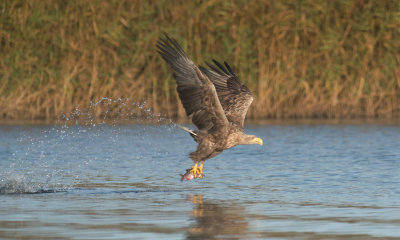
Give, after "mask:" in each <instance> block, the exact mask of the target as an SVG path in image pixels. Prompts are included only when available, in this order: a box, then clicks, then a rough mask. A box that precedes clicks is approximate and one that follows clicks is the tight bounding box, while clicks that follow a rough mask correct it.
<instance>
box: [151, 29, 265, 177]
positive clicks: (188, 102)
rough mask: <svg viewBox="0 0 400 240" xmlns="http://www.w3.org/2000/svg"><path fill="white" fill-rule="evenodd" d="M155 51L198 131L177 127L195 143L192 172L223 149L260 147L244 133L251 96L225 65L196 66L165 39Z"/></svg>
mask: <svg viewBox="0 0 400 240" xmlns="http://www.w3.org/2000/svg"><path fill="white" fill-rule="evenodd" d="M157 47H158V52H159V53H160V54H161V56H162V58H163V59H164V60H165V61H166V62H167V63H168V64H169V65H170V66H171V67H172V69H173V70H174V75H173V76H174V78H175V80H176V84H177V88H176V89H177V91H178V94H179V98H180V99H181V102H182V104H183V107H184V108H185V110H186V114H187V115H188V116H191V117H192V122H193V124H194V125H195V126H196V127H197V129H198V130H197V131H192V130H190V129H187V128H184V127H181V128H182V129H184V130H185V131H188V132H189V133H190V135H191V136H192V137H193V138H194V140H195V141H196V142H197V143H198V146H197V150H196V151H195V152H192V153H191V154H190V157H191V158H192V159H193V161H194V162H195V163H196V165H195V166H194V168H195V170H196V167H197V163H201V170H200V171H201V175H202V164H203V163H204V161H205V160H207V159H209V158H212V157H214V156H216V155H218V154H219V153H221V152H222V151H223V150H225V149H228V148H231V147H234V146H236V145H239V144H260V145H262V140H261V139H260V138H258V137H256V136H254V135H247V134H245V133H244V130H243V124H244V119H245V117H246V113H247V109H248V108H249V106H250V104H251V102H252V101H253V96H252V95H251V92H250V91H249V89H248V88H247V87H246V86H245V85H243V84H242V83H241V82H240V80H239V78H238V77H237V76H236V74H235V73H234V72H233V70H232V68H231V67H230V66H229V65H228V64H227V63H226V62H224V65H225V66H223V65H222V64H220V63H219V62H217V61H215V60H213V62H214V65H212V64H210V63H206V65H207V66H208V67H209V69H208V68H205V67H202V66H196V65H195V64H194V63H193V62H192V60H191V59H190V58H189V57H188V56H187V55H186V54H185V52H184V51H183V49H182V48H181V47H180V46H179V44H178V43H177V41H176V40H175V39H173V38H170V37H168V35H165V38H164V39H162V38H161V39H160V40H159V42H158V44H157ZM190 171H193V169H190ZM188 172H189V170H188ZM195 176H196V171H195Z"/></svg>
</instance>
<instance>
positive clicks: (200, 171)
mask: <svg viewBox="0 0 400 240" xmlns="http://www.w3.org/2000/svg"><path fill="white" fill-rule="evenodd" d="M203 164H204V162H201V163H200V166H199V178H203Z"/></svg>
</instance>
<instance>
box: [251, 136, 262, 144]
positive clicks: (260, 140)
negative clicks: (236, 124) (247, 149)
mask: <svg viewBox="0 0 400 240" xmlns="http://www.w3.org/2000/svg"><path fill="white" fill-rule="evenodd" d="M253 142H254V143H256V144H260V145H263V140H262V139H261V138H258V137H256V138H254V139H253Z"/></svg>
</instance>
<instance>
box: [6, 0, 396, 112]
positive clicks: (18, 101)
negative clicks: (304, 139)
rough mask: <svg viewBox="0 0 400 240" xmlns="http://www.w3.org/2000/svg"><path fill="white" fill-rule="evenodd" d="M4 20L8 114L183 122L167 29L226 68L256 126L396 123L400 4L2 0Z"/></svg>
mask: <svg viewBox="0 0 400 240" xmlns="http://www.w3.org/2000/svg"><path fill="white" fill-rule="evenodd" d="M0 15H1V16H0V55H1V58H0V116H1V118H7V119H54V118H57V117H59V116H60V114H61V113H63V112H64V113H69V112H70V111H72V110H73V109H74V108H75V107H77V106H79V107H81V108H87V107H89V104H90V102H91V101H97V100H99V99H101V98H102V97H109V98H119V97H121V98H130V99H131V100H134V101H138V102H142V101H144V100H147V102H148V103H149V105H150V107H151V108H152V109H153V111H154V112H155V113H160V112H161V113H165V114H167V115H168V116H170V117H183V116H184V111H183V109H182V106H181V105H180V103H179V101H178V98H177V95H176V93H175V83H174V81H173V79H172V74H171V69H169V68H168V67H167V66H166V64H165V63H164V62H163V61H162V59H161V58H160V57H159V56H158V54H157V52H156V49H155V45H156V42H157V39H158V38H159V37H160V36H161V35H162V32H167V33H169V34H170V35H171V36H173V37H175V38H176V39H177V40H178V41H179V42H180V43H181V44H182V46H183V48H184V49H186V51H187V53H188V54H189V55H190V56H191V57H192V58H193V60H194V61H195V62H197V63H199V64H203V63H204V61H207V60H210V59H212V58H215V59H217V60H221V61H223V60H226V61H227V62H229V63H231V65H233V66H234V69H235V70H236V72H237V73H238V75H239V77H240V78H241V79H242V81H243V82H245V83H246V84H247V85H248V86H249V88H250V89H251V91H252V92H253V94H254V96H255V100H254V102H253V104H252V106H251V108H250V110H249V117H251V118H288V117H290V118H301V117H307V118H310V117H323V118H353V117H387V118H390V117H398V116H400V2H399V1H397V0H385V1H372V0H371V1H368V0H347V1H346V0H335V1H325V0H287V1H272V0H271V1H227V0H208V1H184V0H181V1H180V0H178V1H140V0H137V1H129V0H110V1H100V0H93V1H61V0H59V1H50V0H31V1H22V0H3V1H1V3H0ZM98 114H101V113H98Z"/></svg>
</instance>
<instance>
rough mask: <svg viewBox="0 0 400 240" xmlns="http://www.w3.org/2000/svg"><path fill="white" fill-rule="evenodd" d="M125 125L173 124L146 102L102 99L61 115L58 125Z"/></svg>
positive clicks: (125, 99)
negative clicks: (86, 107)
mask: <svg viewBox="0 0 400 240" xmlns="http://www.w3.org/2000/svg"><path fill="white" fill-rule="evenodd" d="M126 123H152V124H173V122H172V120H171V119H169V118H167V117H165V116H163V115H162V114H159V113H158V114H156V113H154V111H153V110H152V109H151V107H149V106H148V102H147V101H143V102H136V101H132V100H130V99H129V98H116V99H112V98H107V97H103V98H101V99H100V100H98V101H97V102H93V101H91V102H90V105H89V108H88V109H87V110H85V111H82V110H81V109H80V107H79V105H78V106H77V107H76V108H75V109H74V110H73V111H71V113H70V114H68V115H65V114H62V115H61V117H60V120H59V122H58V124H62V125H71V124H72V125H78V124H80V125H85V126H96V124H113V125H118V124H126Z"/></svg>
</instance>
